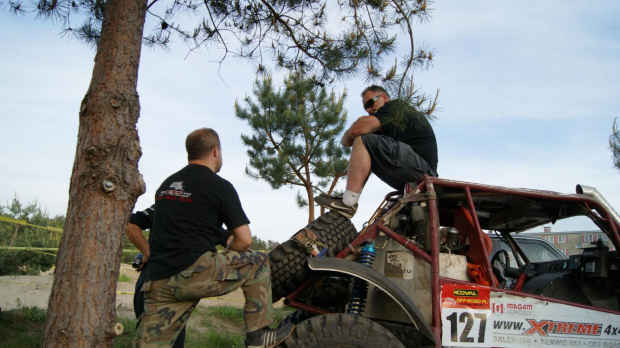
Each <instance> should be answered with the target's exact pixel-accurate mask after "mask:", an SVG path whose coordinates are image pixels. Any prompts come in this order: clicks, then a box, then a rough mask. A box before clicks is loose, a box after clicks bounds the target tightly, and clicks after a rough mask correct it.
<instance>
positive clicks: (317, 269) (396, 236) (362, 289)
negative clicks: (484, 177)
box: [270, 176, 620, 348]
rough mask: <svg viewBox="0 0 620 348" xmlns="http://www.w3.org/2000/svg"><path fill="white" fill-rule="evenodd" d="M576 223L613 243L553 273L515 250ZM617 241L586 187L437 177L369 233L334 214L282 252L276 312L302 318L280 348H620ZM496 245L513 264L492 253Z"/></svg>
mask: <svg viewBox="0 0 620 348" xmlns="http://www.w3.org/2000/svg"><path fill="white" fill-rule="evenodd" d="M574 219H577V220H576V221H581V220H583V219H587V220H588V221H591V224H592V226H595V227H596V228H597V229H600V231H602V232H603V233H604V235H605V236H606V238H605V239H600V240H598V241H597V242H595V243H592V244H591V243H584V246H585V247H584V249H583V253H582V254H580V255H573V256H570V257H569V258H560V259H553V260H551V261H540V260H530V259H529V258H528V256H527V254H526V253H524V252H523V250H522V249H521V248H520V246H519V244H517V243H515V241H514V238H513V235H514V234H515V233H517V234H518V233H519V232H522V231H526V230H530V229H532V228H534V227H537V226H539V227H540V226H543V225H545V226H547V225H551V224H561V223H563V221H566V220H571V221H573V220H574ZM619 230H620V218H619V216H618V214H617V213H616V212H615V211H614V210H613V208H612V207H611V206H610V205H609V204H608V203H607V201H606V200H605V199H604V198H603V197H602V196H601V195H600V194H599V193H598V191H596V190H595V189H593V188H590V187H587V186H580V185H578V186H577V188H576V193H575V194H562V193H557V192H550V191H540V190H530V189H513V188H506V187H499V186H489V185H481V184H474V183H467V182H459V181H452V180H446V179H440V178H435V177H428V176H426V177H424V178H422V179H421V180H420V181H419V182H418V183H412V184H408V185H407V187H405V188H404V190H403V192H392V193H390V194H388V195H387V196H386V197H385V200H384V202H383V203H382V204H381V205H380V206H379V207H378V209H377V210H376V212H375V214H374V216H372V218H371V219H370V220H369V221H368V223H367V224H365V226H363V228H362V229H361V231H359V232H358V231H357V230H356V228H355V227H354V226H353V224H352V223H351V222H350V220H348V219H346V218H345V217H343V216H341V215H339V214H338V213H337V212H333V211H330V212H327V213H325V214H324V215H322V216H321V217H319V218H318V219H317V220H315V221H314V222H312V223H310V224H309V225H308V226H306V227H305V228H303V229H301V230H300V231H299V232H297V233H296V234H294V235H293V236H292V237H291V239H290V240H288V241H286V242H284V243H282V244H281V245H280V246H278V247H277V248H276V249H275V250H274V251H272V252H271V253H270V262H271V270H272V290H273V300H274V301H277V300H280V299H281V298H284V299H283V301H284V303H285V304H286V305H287V306H289V307H291V308H294V309H297V311H296V312H294V313H293V314H292V315H291V316H289V317H288V318H287V319H286V321H290V322H293V323H295V324H296V325H297V326H296V329H295V331H294V333H293V334H292V336H291V337H290V338H289V339H287V341H286V342H285V343H284V344H283V345H282V346H285V347H321V348H325V347H365V348H370V347H440V346H459V347H560V346H562V347H565V346H572V347H620V343H619V342H620V307H619V298H620V259H619V257H618V254H617V251H616V250H618V247H620V238H619ZM487 233H491V234H494V235H496V236H497V237H496V238H500V239H501V240H502V242H503V243H504V244H506V245H508V246H509V251H510V253H509V251H508V250H506V249H502V248H500V249H499V250H498V251H497V252H495V253H494V254H492V253H491V252H492V250H493V245H492V244H493V243H492V241H491V238H489V235H488V234H487ZM610 249H611V250H610ZM509 254H510V256H511V257H509ZM511 260H512V262H511Z"/></svg>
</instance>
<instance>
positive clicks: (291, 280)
mask: <svg viewBox="0 0 620 348" xmlns="http://www.w3.org/2000/svg"><path fill="white" fill-rule="evenodd" d="M306 228H308V229H310V230H312V232H314V233H315V234H316V236H317V241H318V242H320V243H322V244H323V245H325V247H326V248H327V254H326V255H327V256H330V257H333V256H334V255H336V254H338V253H339V252H340V251H342V250H343V249H344V248H345V247H346V246H347V245H348V244H349V243H351V242H352V241H353V239H355V237H356V235H357V231H356V230H355V226H354V225H353V223H352V222H351V220H349V219H347V218H345V217H344V216H342V215H340V214H338V213H336V212H331V211H330V212H327V213H325V214H323V215H321V216H320V217H319V218H318V219H316V220H314V221H313V222H311V223H310V224H309V225H308V226H306ZM321 248H322V247H321ZM308 255H309V254H308V253H307V251H306V250H305V249H304V248H302V247H301V246H299V245H298V244H297V242H295V241H293V240H287V241H286V242H284V243H282V244H280V245H279V246H278V247H277V248H275V249H274V250H273V251H272V252H271V253H269V263H270V269H271V292H272V300H273V302H276V301H278V300H279V299H280V298H282V297H284V296H287V295H288V294H290V293H291V292H293V291H294V290H295V289H297V287H298V286H299V285H301V283H303V282H304V280H306V279H307V278H308V273H309V270H308V269H307V267H306V264H307V262H306V258H307V257H308Z"/></svg>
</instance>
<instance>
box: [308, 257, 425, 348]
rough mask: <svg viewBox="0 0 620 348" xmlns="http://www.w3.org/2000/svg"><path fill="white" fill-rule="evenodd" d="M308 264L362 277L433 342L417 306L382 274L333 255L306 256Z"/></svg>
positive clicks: (317, 268) (317, 269)
mask: <svg viewBox="0 0 620 348" xmlns="http://www.w3.org/2000/svg"><path fill="white" fill-rule="evenodd" d="M308 266H309V267H310V269H311V270H313V271H331V272H337V273H344V274H348V275H351V276H354V277H357V278H360V279H363V280H365V281H366V282H368V283H369V284H372V285H374V286H376V287H377V288H379V289H381V291H383V292H384V293H386V294H387V295H388V296H390V297H391V298H392V300H394V302H396V303H397V304H398V305H399V306H400V307H401V308H402V309H403V310H404V311H405V313H407V315H408V316H409V318H410V319H411V322H412V323H413V324H414V325H415V326H416V328H417V329H418V330H420V332H421V333H422V334H423V335H424V337H426V338H427V339H429V340H430V341H431V342H432V343H433V344H435V335H433V332H432V331H431V328H430V326H428V324H427V323H426V320H424V317H423V316H422V313H420V310H419V309H418V307H416V305H415V303H413V301H411V299H410V298H409V297H408V296H407V295H406V294H405V293H404V292H403V291H402V290H401V289H400V288H399V287H398V286H396V285H395V284H394V283H392V282H391V281H390V280H389V279H387V278H386V277H385V276H384V275H383V274H381V273H379V272H377V271H375V270H374V269H372V268H370V267H367V266H364V265H362V264H360V263H357V262H353V261H349V260H344V259H337V258H333V257H319V258H308Z"/></svg>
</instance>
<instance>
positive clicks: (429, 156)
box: [373, 99, 438, 171]
mask: <svg viewBox="0 0 620 348" xmlns="http://www.w3.org/2000/svg"><path fill="white" fill-rule="evenodd" d="M373 116H375V117H376V118H377V119H379V122H381V129H380V130H378V131H377V132H375V134H378V135H387V136H390V137H392V138H394V139H396V140H398V141H400V142H403V143H405V144H407V145H409V146H411V148H412V149H413V151H415V153H417V154H418V155H420V156H421V157H422V158H424V160H425V161H426V163H428V165H429V167H431V168H432V169H433V170H435V171H437V162H438V156H437V140H436V139H435V132H433V127H431V124H430V122H428V119H427V118H426V116H425V115H424V114H423V113H422V112H420V111H417V110H415V109H414V108H413V107H412V106H411V105H409V104H407V103H406V102H404V101H401V100H398V99H396V100H390V101H388V102H387V103H385V105H383V106H382V107H381V108H380V109H379V110H377V112H375V114H374V115H373Z"/></svg>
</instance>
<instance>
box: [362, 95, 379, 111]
mask: <svg viewBox="0 0 620 348" xmlns="http://www.w3.org/2000/svg"><path fill="white" fill-rule="evenodd" d="M379 98H381V94H379V95H376V96H374V97H372V98H370V99H368V101H367V102H366V103H364V109H370V108H371V107H372V106H373V105H375V102H376V101H377V100H379Z"/></svg>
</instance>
